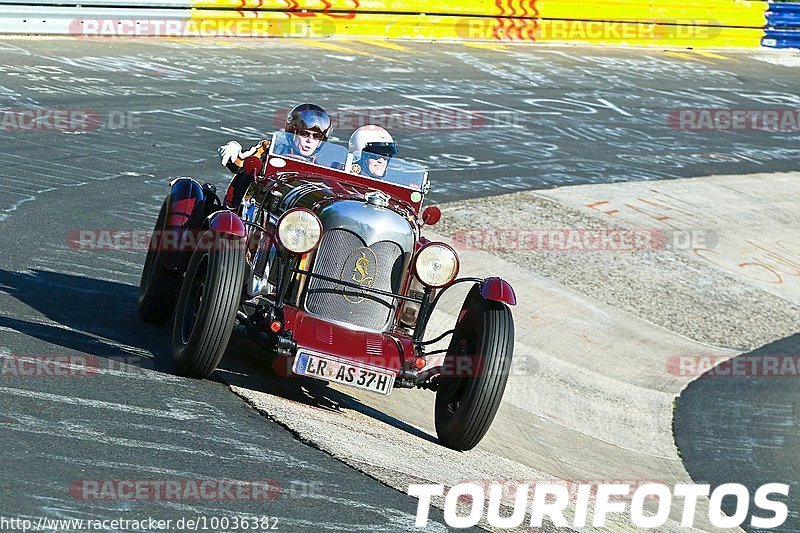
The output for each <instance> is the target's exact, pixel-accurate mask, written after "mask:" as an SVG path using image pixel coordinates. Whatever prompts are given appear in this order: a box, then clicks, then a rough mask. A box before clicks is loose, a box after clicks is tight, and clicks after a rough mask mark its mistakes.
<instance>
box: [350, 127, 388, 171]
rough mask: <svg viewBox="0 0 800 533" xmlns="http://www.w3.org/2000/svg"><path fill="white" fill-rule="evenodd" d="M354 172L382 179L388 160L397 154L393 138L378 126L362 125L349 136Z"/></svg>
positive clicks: (352, 169)
mask: <svg viewBox="0 0 800 533" xmlns="http://www.w3.org/2000/svg"><path fill="white" fill-rule="evenodd" d="M350 152H351V153H352V154H353V167H352V168H351V171H352V172H353V173H354V174H360V175H362V176H367V177H370V178H378V179H382V178H383V177H385V176H386V169H387V167H388V166H389V160H390V159H391V158H392V157H393V156H395V155H397V147H396V145H395V143H394V139H392V136H391V135H390V134H389V132H388V131H386V130H385V129H383V128H381V127H380V126H373V125H368V126H362V127H360V128H358V129H357V130H356V131H355V132H353V135H351V136H350Z"/></svg>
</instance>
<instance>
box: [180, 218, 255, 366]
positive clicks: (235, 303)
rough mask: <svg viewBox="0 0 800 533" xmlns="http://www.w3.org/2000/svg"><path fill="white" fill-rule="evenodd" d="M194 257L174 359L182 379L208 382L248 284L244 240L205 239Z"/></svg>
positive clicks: (208, 236)
mask: <svg viewBox="0 0 800 533" xmlns="http://www.w3.org/2000/svg"><path fill="white" fill-rule="evenodd" d="M200 242H201V243H211V245H210V246H204V245H202V244H201V245H200V246H198V248H197V249H196V250H195V251H194V253H193V254H192V258H191V260H190V261H189V268H188V269H187V271H186V275H185V276H184V280H183V285H182V286H181V292H180V296H179V297H178V303H177V305H176V308H175V324H174V327H173V330H172V355H173V358H174V361H175V370H176V372H177V373H178V374H180V375H182V376H187V377H192V378H197V379H205V378H207V377H208V376H210V375H211V373H212V372H214V370H215V369H216V368H217V365H219V363H220V361H222V356H223V355H224V353H225V348H226V347H227V346H228V341H229V340H230V338H231V331H232V330H233V325H234V322H235V321H236V312H237V311H238V309H239V303H240V300H241V295H242V286H243V285H242V284H243V283H244V273H245V255H244V241H242V240H238V239H230V238H225V237H220V236H218V235H215V234H214V233H212V232H207V233H205V235H203V238H202V239H201V241H200Z"/></svg>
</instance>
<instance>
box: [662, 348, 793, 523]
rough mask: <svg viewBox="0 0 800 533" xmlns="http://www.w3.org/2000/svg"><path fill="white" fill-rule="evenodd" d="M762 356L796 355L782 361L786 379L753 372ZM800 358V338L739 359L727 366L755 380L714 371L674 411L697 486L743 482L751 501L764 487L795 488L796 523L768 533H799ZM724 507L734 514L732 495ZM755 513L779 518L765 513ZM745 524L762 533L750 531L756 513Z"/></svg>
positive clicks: (679, 442) (692, 386) (677, 433)
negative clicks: (739, 368)
mask: <svg viewBox="0 0 800 533" xmlns="http://www.w3.org/2000/svg"><path fill="white" fill-rule="evenodd" d="M760 356H761V357H763V356H783V357H784V359H788V358H790V357H791V358H792V359H793V362H792V361H788V360H787V361H784V364H781V366H780V367H779V368H780V369H781V372H780V373H781V374H783V375H780V376H775V375H763V372H759V371H756V372H755V373H754V372H752V371H750V370H749V369H751V368H753V366H752V365H753V364H754V361H756V363H755V364H756V365H757V366H756V368H760V367H761V365H760V364H759V363H761V362H762V361H763V359H761V357H760ZM798 357H800V334H795V335H792V336H791V337H787V338H785V339H781V340H779V341H776V342H773V343H770V344H768V345H766V346H763V347H761V348H759V349H757V350H754V351H752V352H750V353H746V354H742V355H739V356H737V357H735V358H734V359H733V360H732V361H731V362H730V363H728V364H731V363H732V364H733V365H734V368H736V366H735V365H736V364H737V361H738V364H741V365H743V368H745V369H748V371H747V372H748V374H749V375H750V377H731V376H721V375H716V373H715V370H714V369H712V370H709V371H708V372H706V373H705V374H703V375H702V376H701V377H700V378H698V379H697V380H695V381H694V382H692V383H691V384H690V385H689V386H688V387H687V388H686V389H685V390H684V391H683V393H682V394H681V395H680V397H679V398H678V400H677V407H676V410H675V414H674V433H675V443H676V444H677V446H678V449H679V450H680V451H681V453H682V456H683V462H684V466H685V467H686V470H687V472H688V473H689V475H690V476H691V477H692V479H693V480H694V481H695V482H696V483H710V484H711V486H712V489H713V488H714V487H716V486H719V485H721V484H724V483H740V484H742V485H745V486H746V487H748V489H749V490H750V494H751V498H752V495H753V494H755V491H756V489H757V488H758V487H760V486H762V485H764V484H767V483H786V484H788V485H790V487H791V488H790V489H789V502H788V506H789V518H788V519H787V520H786V522H785V523H784V524H783V526H781V527H780V528H778V529H772V530H769V531H800V506H798V504H797V501H798V498H799V497H800V455H799V454H798V450H799V449H800V375H798V374H800V369H798V368H796V367H795V366H794V364H793V363H796V362H797V358H798ZM718 368H719V367H718ZM725 368H726V369H727V367H725ZM717 372H718V371H717ZM771 373H773V374H774V372H771ZM753 374H756V375H755V376H753ZM759 374H760V375H759ZM770 499H773V500H778V499H780V498H777V497H775V496H771V497H770ZM783 501H786V500H785V499H784V500H783ZM723 510H724V511H725V512H726V513H728V514H729V515H730V514H733V512H734V501H733V499H732V498H726V499H725V501H724V504H723ZM752 510H753V502H752V499H751V511H752ZM756 514H757V515H758V516H764V517H766V518H769V517H770V516H772V515H771V513H765V512H763V511H758V512H757V513H756ZM742 527H743V528H744V529H745V530H747V531H761V530H758V529H755V528H753V527H752V526H750V516H748V519H747V520H746V521H745V523H744V524H742ZM765 531H766V530H765Z"/></svg>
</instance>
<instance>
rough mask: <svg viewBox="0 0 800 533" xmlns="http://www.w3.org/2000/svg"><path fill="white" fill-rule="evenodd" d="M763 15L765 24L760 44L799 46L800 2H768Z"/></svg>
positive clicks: (781, 46) (771, 46)
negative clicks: (765, 20)
mask: <svg viewBox="0 0 800 533" xmlns="http://www.w3.org/2000/svg"><path fill="white" fill-rule="evenodd" d="M764 15H765V17H766V19H767V25H766V27H765V28H764V38H763V39H761V46H764V47H767V48H800V3H793V2H770V3H768V4H767V11H766V13H764Z"/></svg>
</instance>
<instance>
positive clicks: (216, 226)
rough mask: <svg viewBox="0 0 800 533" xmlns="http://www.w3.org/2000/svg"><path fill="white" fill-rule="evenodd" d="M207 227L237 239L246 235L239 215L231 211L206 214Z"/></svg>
mask: <svg viewBox="0 0 800 533" xmlns="http://www.w3.org/2000/svg"><path fill="white" fill-rule="evenodd" d="M208 229H210V230H212V231H214V232H216V233H220V234H222V235H228V236H231V237H235V238H237V239H244V238H245V237H246V236H247V228H245V225H244V222H242V219H241V218H239V215H237V214H236V213H232V212H231V211H217V212H216V213H212V214H210V215H209V216H208Z"/></svg>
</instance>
